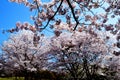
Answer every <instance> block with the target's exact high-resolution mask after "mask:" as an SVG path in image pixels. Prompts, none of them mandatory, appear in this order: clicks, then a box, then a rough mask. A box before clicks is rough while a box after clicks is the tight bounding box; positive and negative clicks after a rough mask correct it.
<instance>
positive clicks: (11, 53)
mask: <svg viewBox="0 0 120 80" xmlns="http://www.w3.org/2000/svg"><path fill="white" fill-rule="evenodd" d="M34 35H35V34H34V33H33V32H31V31H26V30H22V31H20V32H19V33H16V34H13V35H11V36H10V38H9V40H8V41H5V42H4V44H3V47H2V50H3V55H4V56H3V58H4V59H5V62H4V63H3V65H4V66H5V67H6V68H8V69H9V71H11V72H14V71H15V72H17V71H24V73H23V74H25V80H27V79H26V78H27V76H28V74H27V72H33V71H34V72H36V71H39V70H41V69H44V68H45V67H46V64H47V58H46V55H44V53H46V52H47V51H49V48H47V46H49V45H48V43H49V39H48V40H47V38H45V37H44V36H41V35H37V36H40V38H41V39H40V40H39V42H38V43H37V45H38V46H37V45H36V46H35V44H34V43H33V41H34V40H33V39H34V38H33V37H34ZM14 74H15V73H14Z"/></svg>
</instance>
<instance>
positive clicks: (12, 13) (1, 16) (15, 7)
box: [0, 0, 33, 44]
mask: <svg viewBox="0 0 120 80" xmlns="http://www.w3.org/2000/svg"><path fill="white" fill-rule="evenodd" d="M0 3H1V4H0V44H2V42H3V41H4V40H7V38H8V37H9V34H8V33H5V34H2V30H3V29H4V30H6V29H10V28H13V27H15V24H16V22H17V21H21V22H26V21H27V22H30V23H33V21H32V20H31V19H30V15H31V14H32V13H31V12H30V11H29V8H27V7H25V6H24V5H23V4H16V3H11V2H9V1H8V0H0Z"/></svg>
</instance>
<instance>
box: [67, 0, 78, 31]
mask: <svg viewBox="0 0 120 80" xmlns="http://www.w3.org/2000/svg"><path fill="white" fill-rule="evenodd" d="M66 1H67V3H68V5H69V7H70V9H71V12H72V15H73V18H74V20H75V22H76V25H75V27H74V29H73V30H76V28H77V26H78V24H79V21H78V19H77V17H76V16H75V13H74V9H73V7H72V5H71V3H70V1H69V0H66Z"/></svg>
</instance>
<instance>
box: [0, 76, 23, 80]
mask: <svg viewBox="0 0 120 80" xmlns="http://www.w3.org/2000/svg"><path fill="white" fill-rule="evenodd" d="M17 79H18V80H23V78H22V77H21V78H17ZM0 80H15V77H9V78H0Z"/></svg>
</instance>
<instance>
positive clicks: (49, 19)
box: [36, 0, 63, 30]
mask: <svg viewBox="0 0 120 80" xmlns="http://www.w3.org/2000/svg"><path fill="white" fill-rule="evenodd" d="M62 3H63V0H61V3H60V5H59V6H58V8H57V10H56V12H55V13H54V15H53V16H52V17H50V18H48V22H47V24H46V25H45V26H44V27H43V30H44V29H45V28H46V27H47V26H48V24H49V23H50V21H51V20H52V19H53V18H54V17H55V15H56V14H57V12H58V11H59V9H60V7H61V5H62ZM36 5H37V10H38V12H40V9H39V6H38V4H37V1H36Z"/></svg>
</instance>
